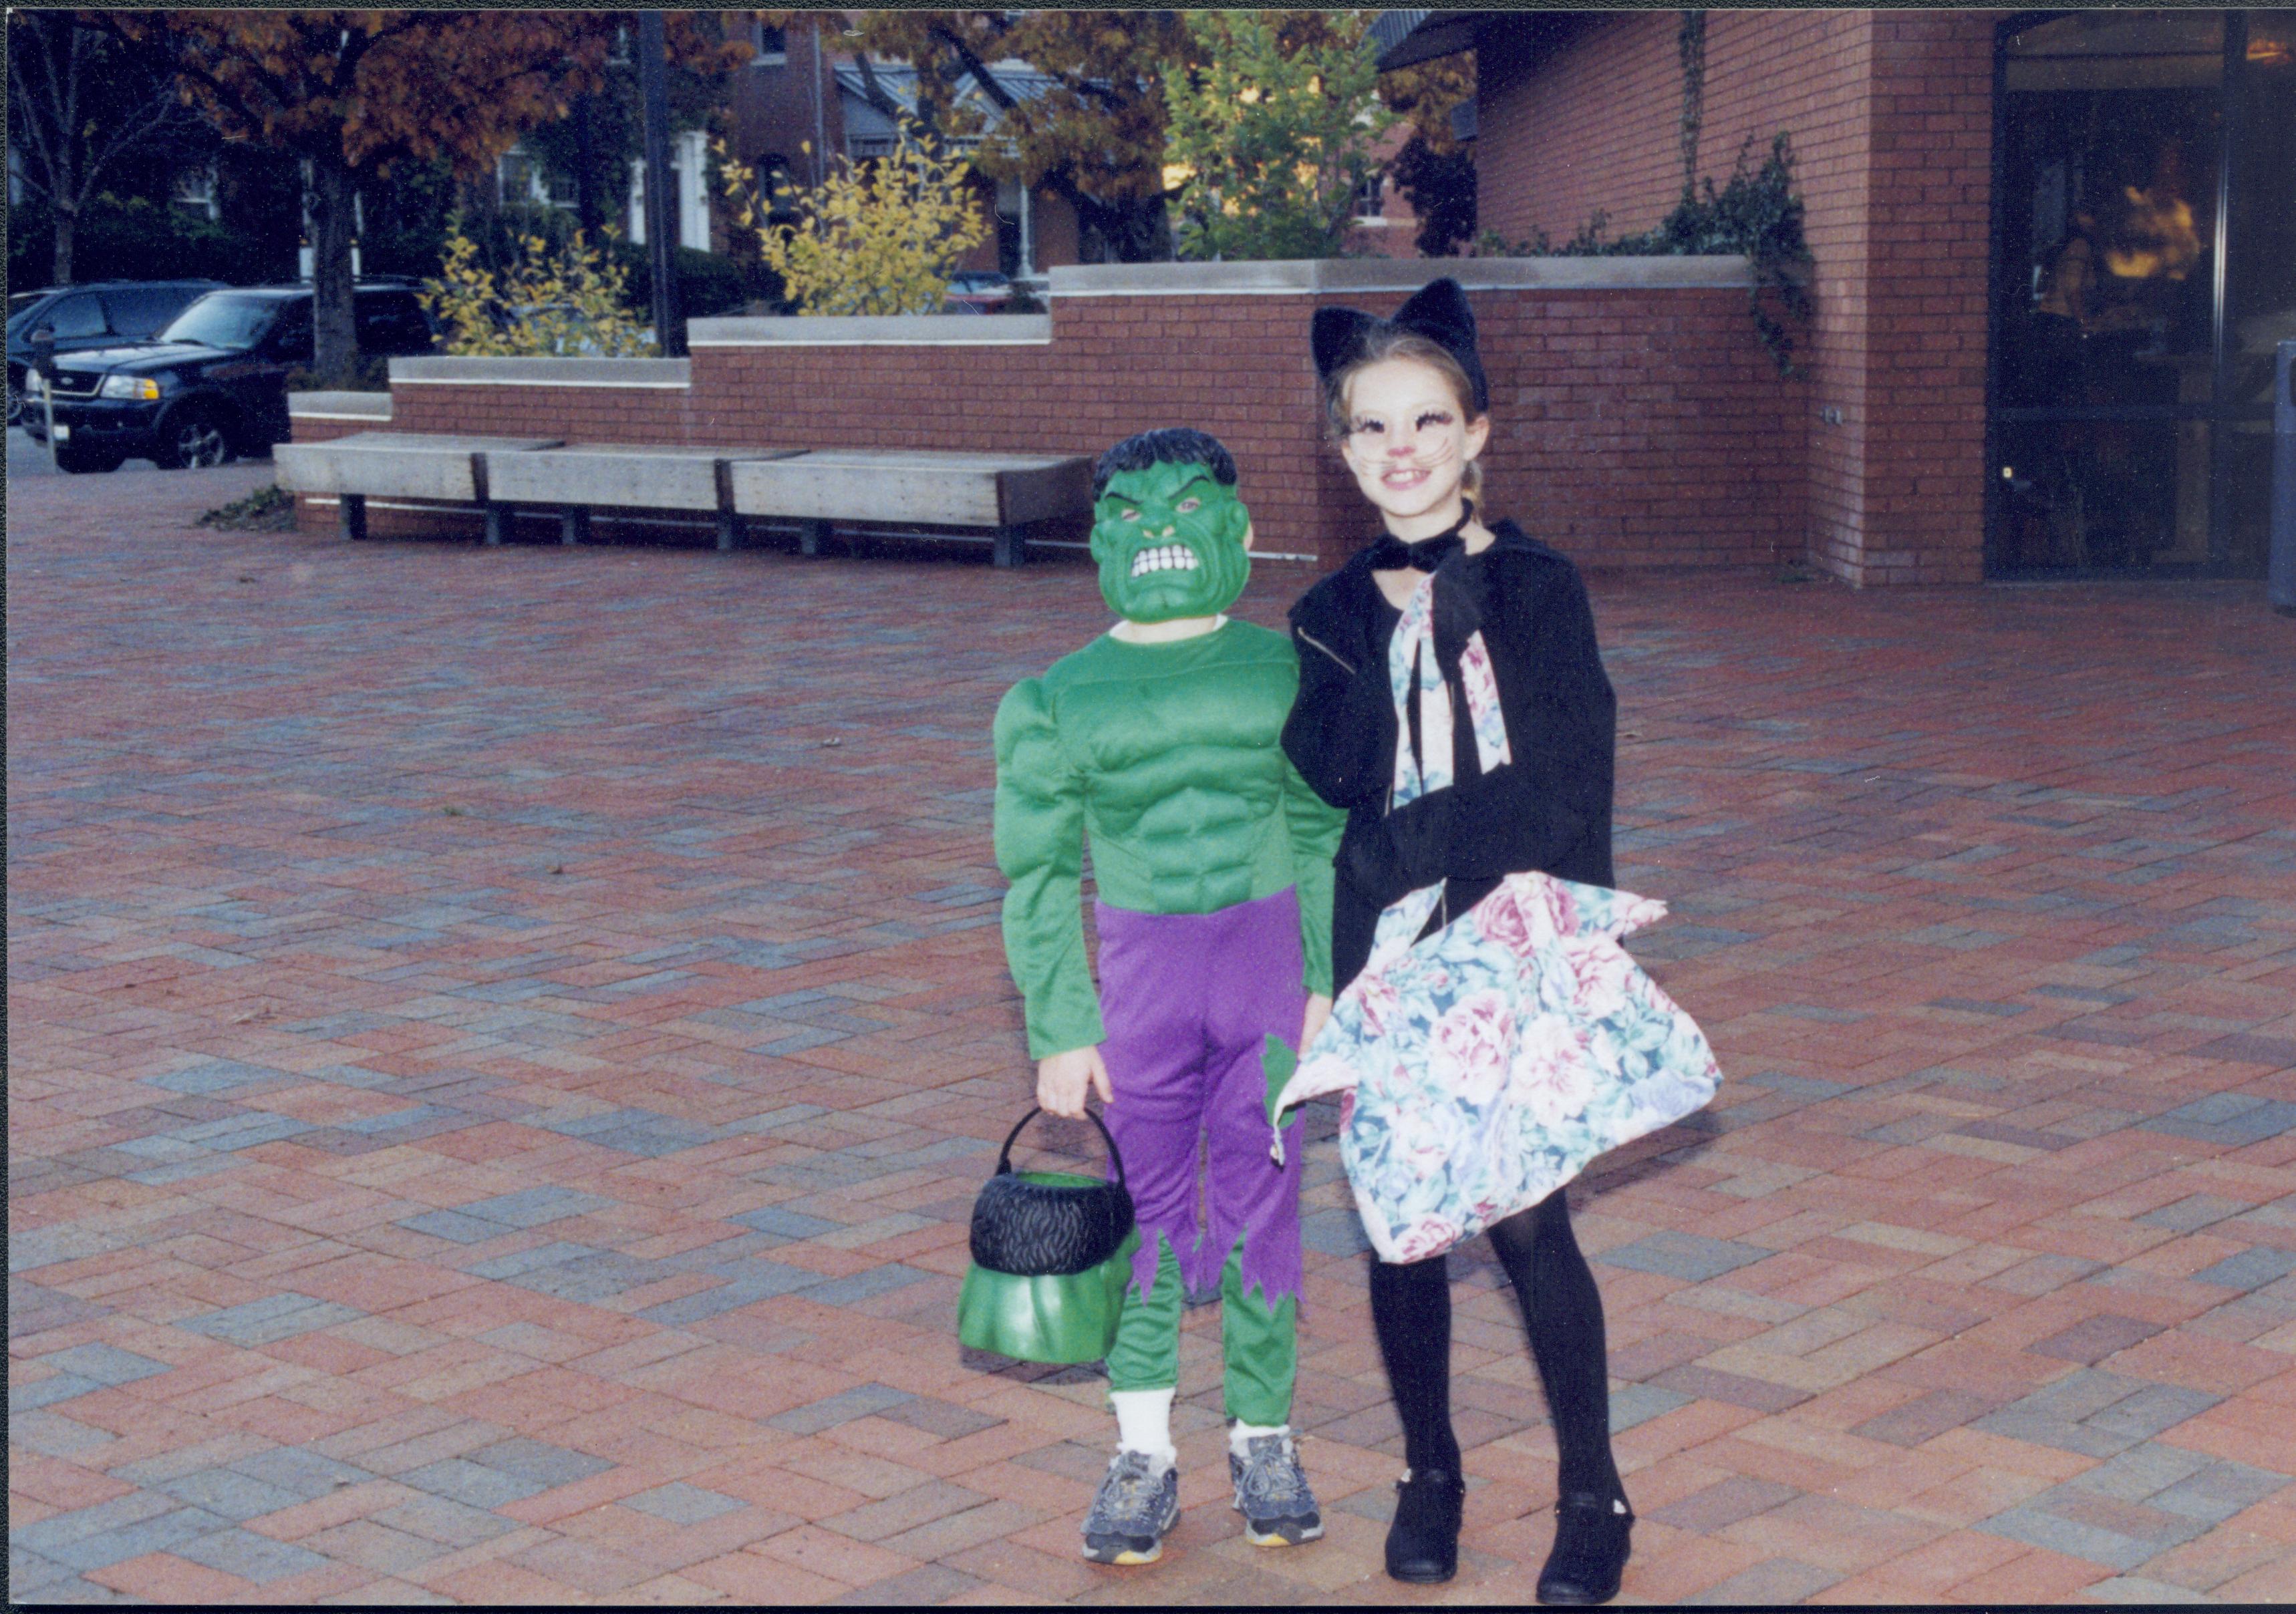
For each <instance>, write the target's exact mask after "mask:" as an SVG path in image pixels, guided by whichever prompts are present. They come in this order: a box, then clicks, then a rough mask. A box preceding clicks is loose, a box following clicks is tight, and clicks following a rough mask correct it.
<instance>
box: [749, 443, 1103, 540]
mask: <svg viewBox="0 0 2296 1614" xmlns="http://www.w3.org/2000/svg"><path fill="white" fill-rule="evenodd" d="M733 493H734V509H735V510H736V511H737V512H740V513H741V514H742V515H745V516H752V515H753V516H775V517H779V518H781V519H783V520H790V519H792V518H794V519H796V520H799V521H800V522H802V523H803V526H802V528H800V536H799V549H800V550H801V551H802V552H803V553H806V554H809V555H812V554H819V553H821V551H822V547H823V545H824V544H825V543H826V542H827V540H828V539H829V538H830V537H831V536H832V532H833V530H834V526H835V523H836V522H838V521H840V520H846V521H898V522H905V523H914V524H916V525H919V526H933V527H973V528H980V527H986V528H991V529H993V531H994V534H995V536H994V538H993V540H992V550H991V558H992V559H993V561H995V563H996V565H999V566H1018V565H1020V564H1021V562H1022V561H1026V560H1027V559H1028V544H1027V537H1026V532H1027V528H1028V526H1029V523H1030V522H1032V521H1041V520H1048V519H1051V518H1053V517H1055V516H1064V515H1073V514H1077V513H1079V512H1083V511H1087V510H1089V509H1091V508H1092V462H1091V461H1090V460H1087V459H1083V458H1079V457H1074V456H1063V455H1041V454H965V453H960V452H956V451H954V450H940V449H926V448H817V449H815V450H814V451H812V452H811V453H809V454H802V455H793V456H791V457H789V458H786V459H777V460H770V461H760V460H745V461H742V462H739V463H736V464H735V465H734V468H733Z"/></svg>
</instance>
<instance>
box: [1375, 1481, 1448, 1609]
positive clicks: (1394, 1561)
mask: <svg viewBox="0 0 2296 1614" xmlns="http://www.w3.org/2000/svg"><path fill="white" fill-rule="evenodd" d="M1466 1501H1467V1497H1466V1490H1465V1487H1464V1486H1462V1485H1461V1484H1460V1481H1459V1477H1458V1476H1457V1475H1456V1474H1447V1473H1445V1472H1444V1471H1442V1470H1440V1469H1429V1470H1428V1471H1426V1472H1425V1473H1423V1474H1419V1473H1415V1474H1414V1475H1412V1476H1411V1478H1410V1479H1398V1480H1397V1481H1396V1482H1395V1522H1394V1523H1393V1524H1390V1525H1389V1526H1388V1527H1387V1572H1388V1574H1389V1576H1390V1577H1391V1578H1393V1579H1396V1580H1407V1581H1411V1582H1414V1583H1415V1584H1420V1585H1425V1584H1429V1583H1431V1582H1434V1581H1439V1580H1448V1579H1450V1578H1451V1577H1453V1576H1454V1575H1456V1574H1457V1573H1458V1572H1459V1519H1460V1515H1461V1513H1462V1512H1464V1509H1465V1507H1466Z"/></svg>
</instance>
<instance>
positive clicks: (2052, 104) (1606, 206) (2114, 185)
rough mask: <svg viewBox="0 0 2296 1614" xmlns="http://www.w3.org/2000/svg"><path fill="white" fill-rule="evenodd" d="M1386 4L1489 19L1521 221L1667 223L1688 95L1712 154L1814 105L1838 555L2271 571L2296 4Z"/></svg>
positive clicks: (1554, 232)
mask: <svg viewBox="0 0 2296 1614" xmlns="http://www.w3.org/2000/svg"><path fill="white" fill-rule="evenodd" d="M1693 17H1696V18H1702V27H1703V37H1702V42H1701V41H1698V40H1696V39H1691V38H1686V37H1685V29H1687V28H1693V27H1696V26H1699V25H1698V24H1696V23H1693V22H1692V21H1691V19H1692V18H1693ZM1379 26H1380V37H1381V40H1382V45H1383V46H1384V50H1383V54H1382V65H1383V66H1388V67H1399V66H1405V65H1408V64H1410V63H1411V62H1414V61H1425V60H1428V59H1430V58H1432V57H1435V56H1439V55H1441V54H1444V53H1450V52H1455V51H1459V50H1468V49H1472V50H1473V51H1474V52H1475V53H1476V66H1477V75H1478V84H1479V87H1478V104H1477V109H1476V117H1477V124H1478V132H1479V138H1478V143H1477V152H1476V163H1477V176H1478V181H1479V185H1480V215H1481V217H1480V222H1481V224H1482V225H1483V227H1485V228H1486V229H1488V230H1493V231H1496V232H1497V233H1498V234H1499V235H1501V236H1502V237H1504V238H1505V239H1507V240H1510V241H1521V240H1527V239H1529V238H1531V237H1532V236H1534V235H1535V234H1536V233H1538V232H1541V231H1544V232H1546V233H1547V234H1548V235H1549V236H1551V237H1553V238H1554V239H1557V240H1560V239H1563V238H1566V237H1568V236H1569V235H1570V234H1571V233H1573V232H1574V231H1575V230H1577V229H1578V228H1579V226H1580V225H1583V224H1584V223H1586V222H1587V219H1588V218H1589V217H1591V216H1593V215H1594V214H1595V212H1596V211H1597V210H1600V211H1602V212H1604V213H1606V214H1607V215H1608V220H1609V227H1610V229H1611V231H1612V232H1613V233H1618V232H1625V231H1635V230H1641V229H1646V228H1648V227H1650V226H1651V225H1654V224H1656V223H1657V222H1658V221H1659V220H1660V219H1661V217H1663V216H1664V215H1665V214H1666V213H1667V211H1668V210H1669V209H1670V208H1671V207H1672V206H1673V205H1674V203H1675V201H1676V200H1677V197H1678V196H1679V194H1680V193H1681V189H1682V185H1683V182H1684V168H1683V157H1684V147H1685V125H1686V123H1688V122H1692V121H1693V120H1692V119H1686V118H1685V114H1686V113H1690V114H1693V115H1694V134H1693V143H1694V147H1695V153H1694V163H1695V172H1696V173H1697V174H1698V175H1699V176H1702V177H1714V178H1719V177H1723V176H1726V175H1727V173H1728V171H1729V169H1730V168H1731V165H1732V162H1733V160H1734V158H1735V156H1736V155H1737V153H1738V152H1739V151H1740V149H1741V146H1742V143H1744V142H1746V141H1748V140H1749V139H1751V141H1752V142H1753V143H1754V145H1755V147H1756V148H1757V151H1758V152H1759V150H1760V149H1761V148H1765V147H1767V143H1768V142H1769V140H1770V138H1771V136H1772V135H1774V134H1776V133H1778V132H1784V133H1785V134H1787V135H1789V136H1790V137H1791V139H1792V146H1793V150H1794V152H1795V154H1796V157H1797V168H1796V178H1797V181H1798V188H1799V190H1800V194H1801V196H1802V197H1803V199H1804V201H1805V202H1806V204H1807V209H1808V211H1807V225H1806V227H1807V232H1808V242H1809V247H1810V250H1811V252H1812V254H1813V256H1814V258H1815V260H1816V283H1815V285H1814V286H1813V287H1812V291H1813V294H1814V299H1815V303H1816V315H1815V323H1814V328H1813V329H1812V330H1811V331H1810V332H1808V339H1807V341H1806V343H1805V357H1806V360H1807V365H1808V376H1807V380H1806V381H1805V383H1804V389H1805V390H1804V392H1803V394H1802V396H1801V397H1800V405H1801V411H1800V413H1801V419H1800V428H1801V434H1802V442H1801V447H1800V461H1801V468H1800V469H1801V476H1802V497H1803V506H1804V519H1805V522H1806V529H1807V534H1808V545H1809V553H1810V555H1811V557H1812V559H1813V560H1814V561H1816V562H1817V563H1818V564H1819V565H1821V566H1823V567H1824V568H1825V569H1826V570H1828V571H1830V572H1832V573H1833V574H1834V575H1836V576H1838V577H1841V578H1845V579H1847V580H1849V581H1852V582H1857V583H1866V582H1892V581H1915V582H1923V581H1934V582H1956V581H1972V580H1975V579H1977V578H1980V577H1986V576H1991V577H2013V576H2023V575H2033V574H2037V573H2038V574H2068V573H2071V574H2084V573H2085V574H2114V573H2120V574H2131V573H2134V574H2145V575H2156V576H2158V575H2180V574H2181V575H2191V574H2199V575H2213V576H2243V577H2246V576H2259V575H2261V573H2262V569H2263V563H2264V547H2265V528H2266V516H2267V496H2268V479H2269V437H2268V432H2269V418H2268V417H2269V408H2268V405H2269V394H2268V388H2269V374H2270V356H2271V352H2272V348H2273V344H2274V342H2275V341H2276V340H2280V339H2283V338H2285V337H2289V336H2296V12H2286V11H2280V12H2267V11H2209V12H2199V11H2191V12H2171V11H2160V12H2128V11H2122V12H2073V13H2062V12H1992V11H1982V12H1980V11H1951V12H1940V11H1744V12H1740V11H1715V12H1708V13H1684V12H1538V13H1532V12H1521V13H1505V12H1389V13H1387V14H1386V15H1385V16H1384V17H1383V18H1382V20H1381V23H1380V25H1379ZM1700 43H1702V54H1703V62H1702V72H1700V71H1699V70H1698V69H1696V68H1695V67H1694V66H1693V65H1692V64H1693V61H1694V59H1695V54H1696V52H1695V47H1696V46H1697V45H1699V44H1700ZM1685 46H1691V47H1693V48H1690V49H1686V48H1685ZM1693 80H1694V82H1693ZM1686 92H1687V94H1686Z"/></svg>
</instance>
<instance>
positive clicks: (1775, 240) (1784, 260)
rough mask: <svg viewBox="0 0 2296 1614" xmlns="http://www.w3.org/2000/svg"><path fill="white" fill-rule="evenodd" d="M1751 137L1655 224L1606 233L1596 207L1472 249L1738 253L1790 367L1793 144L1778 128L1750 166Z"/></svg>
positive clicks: (1565, 253) (1797, 212)
mask: <svg viewBox="0 0 2296 1614" xmlns="http://www.w3.org/2000/svg"><path fill="white" fill-rule="evenodd" d="M1753 146H1754V138H1753V136H1752V135H1748V136H1747V137H1746V143H1744V144H1743V145H1742V146H1740V147H1739V148H1738V160H1737V161H1736V163H1735V164H1734V165H1733V167H1732V168H1731V170H1730V178H1729V181H1728V183H1726V184H1724V185H1722V186H1721V187H1720V188H1719V189H1717V188H1716V187H1715V184H1714V182H1713V181H1712V180H1711V179H1709V180H1707V181H1706V182H1705V187H1704V190H1705V193H1704V194H1703V195H1700V196H1685V198H1684V199H1683V201H1681V202H1680V203H1678V204H1677V206H1676V208H1675V209H1674V211H1673V212H1671V213H1669V214H1668V215H1667V216H1666V217H1665V218H1664V219H1662V220H1661V221H1660V223H1659V225H1658V227H1657V228H1656V229H1653V230H1645V231H1644V232H1642V233H1639V234H1635V235H1620V236H1615V237H1612V238H1611V239H1609V240H1605V239H1604V238H1603V231H1604V230H1605V228H1607V226H1608V225H1609V223H1610V219H1609V217H1608V216H1607V215H1606V214H1603V213H1602V212H1599V211H1598V212H1597V213H1596V214H1595V217H1592V218H1590V219H1588V220H1587V222H1586V223H1585V224H1584V225H1580V226H1579V233H1577V234H1576V235H1573V236H1571V237H1570V240H1568V241H1565V242H1561V243H1560V244H1557V243H1555V242H1550V241H1549V240H1548V239H1547V237H1546V232H1545V231H1541V232H1539V233H1538V235H1536V236H1534V237H1533V238H1532V239H1531V240H1529V241H1528V242H1508V241H1506V240H1505V239H1504V238H1502V237H1501V236H1499V235H1497V234H1495V233H1488V232H1486V233H1485V234H1484V235H1483V237H1482V239H1481V241H1480V243H1479V244H1478V250H1480V252H1481V253H1482V255H1483V256H1484V257H1486V258H1493V257H1497V258H1677V257H1679V258H1690V257H1701V256H1705V255H1709V254H1743V255H1744V256H1745V257H1746V258H1748V259H1750V260H1751V263H1752V265H1753V270H1754V277H1753V283H1752V285H1751V286H1750V287H1749V288H1748V290H1747V293H1746V306H1747V309H1748V311H1749V313H1750V314H1751V315H1752V317H1753V321H1754V331H1755V334H1756V335H1758V336H1759V338H1760V339H1761V343H1762V346H1763V347H1764V348H1767V350H1768V352H1769V355H1770V357H1771V359H1772V360H1773V361H1775V363H1776V365H1777V367H1778V373H1779V374H1780V375H1785V376H1790V375H1792V374H1794V373H1796V372H1795V366H1794V362H1793V353H1794V332H1795V331H1796V329H1798V328H1799V327H1800V326H1801V325H1802V324H1805V323H1806V322H1807V321H1808V318H1809V315H1810V298H1809V267H1810V256H1809V245H1808V241H1807V240H1806V239H1805V238H1804V236H1803V234H1802V201H1801V198H1800V196H1798V195H1796V194H1795V193H1794V188H1793V149H1792V144H1791V143H1790V142H1789V141H1788V140H1787V138H1786V136H1785V135H1784V134H1783V133H1781V134H1779V135H1776V136H1775V138H1773V139H1772V140H1771V142H1770V154H1769V157H1768V159H1767V160H1766V161H1765V162H1764V163H1763V164H1762V166H1761V167H1760V168H1751V161H1752V154H1753Z"/></svg>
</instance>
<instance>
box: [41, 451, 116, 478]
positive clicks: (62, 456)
mask: <svg viewBox="0 0 2296 1614" xmlns="http://www.w3.org/2000/svg"><path fill="white" fill-rule="evenodd" d="M122 457H123V456H122V455H117V454H111V453H108V452H106V451H105V450H103V449H101V448H82V447H78V446H76V445H74V444H71V443H58V444H57V445H56V469H57V470H59V471H64V472H66V473H67V474H69V475H71V476H85V475H86V473H87V472H89V471H117V470H119V465H120V461H121V459H122Z"/></svg>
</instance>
